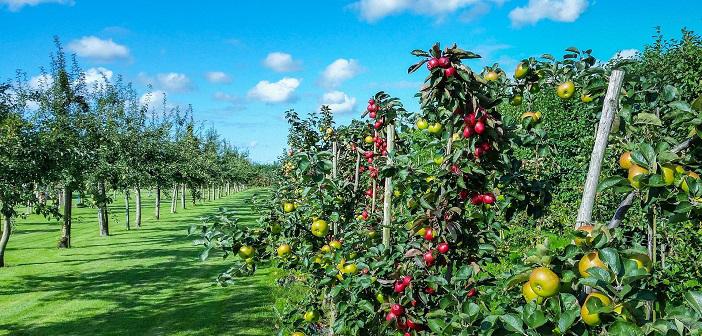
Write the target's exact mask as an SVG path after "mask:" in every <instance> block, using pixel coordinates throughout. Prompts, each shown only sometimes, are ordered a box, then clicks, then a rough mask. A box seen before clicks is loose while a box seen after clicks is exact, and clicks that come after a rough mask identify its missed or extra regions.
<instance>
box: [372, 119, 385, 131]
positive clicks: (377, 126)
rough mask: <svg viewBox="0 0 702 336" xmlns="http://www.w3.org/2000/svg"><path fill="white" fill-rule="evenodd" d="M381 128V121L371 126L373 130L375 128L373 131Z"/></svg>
mask: <svg viewBox="0 0 702 336" xmlns="http://www.w3.org/2000/svg"><path fill="white" fill-rule="evenodd" d="M381 127H383V121H382V120H378V121H376V122H375V124H373V128H375V129H379V128H381Z"/></svg>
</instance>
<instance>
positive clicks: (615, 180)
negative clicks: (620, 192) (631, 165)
mask: <svg viewBox="0 0 702 336" xmlns="http://www.w3.org/2000/svg"><path fill="white" fill-rule="evenodd" d="M625 184H627V179H626V178H624V177H621V176H611V177H608V178H607V179H605V180H604V181H602V182H600V185H598V186H597V192H598V193H601V192H603V191H605V190H607V189H610V188H612V187H614V186H617V185H625Z"/></svg>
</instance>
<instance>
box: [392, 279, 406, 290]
mask: <svg viewBox="0 0 702 336" xmlns="http://www.w3.org/2000/svg"><path fill="white" fill-rule="evenodd" d="M405 287H407V285H405V284H404V283H402V282H400V281H398V282H396V283H395V287H394V288H393V290H394V291H395V293H402V292H404V291H405Z"/></svg>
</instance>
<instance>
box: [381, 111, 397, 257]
mask: <svg viewBox="0 0 702 336" xmlns="http://www.w3.org/2000/svg"><path fill="white" fill-rule="evenodd" d="M386 133H387V138H388V153H392V151H393V150H394V149H395V127H394V126H393V125H392V124H389V125H388V126H387V129H386ZM392 164H393V162H392V157H391V156H390V155H388V165H389V166H391V165H392ZM384 192H385V194H384V196H383V245H385V247H386V248H390V225H391V223H392V177H389V176H388V177H386V178H385V190H384Z"/></svg>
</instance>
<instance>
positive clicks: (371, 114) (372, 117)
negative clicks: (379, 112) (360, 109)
mask: <svg viewBox="0 0 702 336" xmlns="http://www.w3.org/2000/svg"><path fill="white" fill-rule="evenodd" d="M368 117H370V118H371V119H375V117H376V114H375V112H370V113H368Z"/></svg>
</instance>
